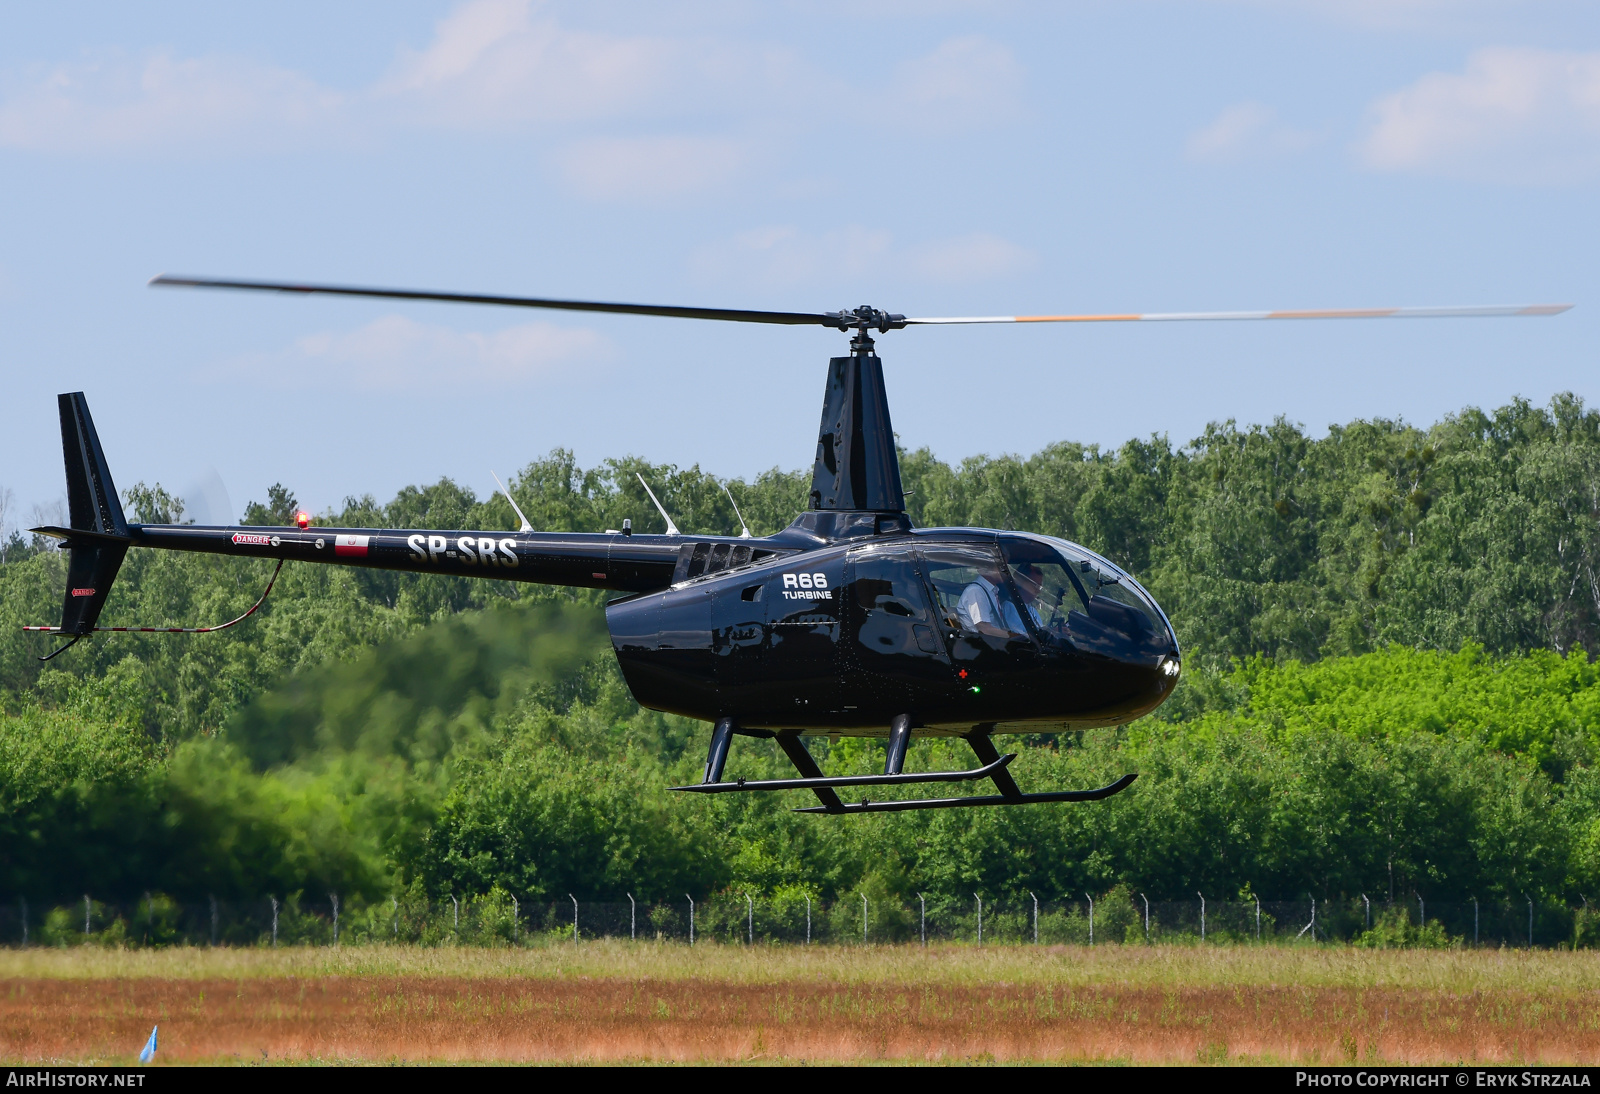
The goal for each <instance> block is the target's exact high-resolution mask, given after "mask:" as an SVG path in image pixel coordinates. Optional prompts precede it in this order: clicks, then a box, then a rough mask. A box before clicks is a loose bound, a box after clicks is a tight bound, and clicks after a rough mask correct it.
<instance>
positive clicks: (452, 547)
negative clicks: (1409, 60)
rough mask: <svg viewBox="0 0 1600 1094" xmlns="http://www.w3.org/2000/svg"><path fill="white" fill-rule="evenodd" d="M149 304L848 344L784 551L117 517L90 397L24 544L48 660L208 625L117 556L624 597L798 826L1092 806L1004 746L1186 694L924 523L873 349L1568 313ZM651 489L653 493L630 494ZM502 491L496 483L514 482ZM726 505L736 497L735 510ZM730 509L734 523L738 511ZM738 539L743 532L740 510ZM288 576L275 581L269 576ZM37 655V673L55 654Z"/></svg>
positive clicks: (1140, 640) (1004, 562) (265, 287)
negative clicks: (377, 311) (1028, 768)
mask: <svg viewBox="0 0 1600 1094" xmlns="http://www.w3.org/2000/svg"><path fill="white" fill-rule="evenodd" d="M151 284H152V285H159V286H187V287H197V288H215V289H239V290H248V291H263V292H281V293H292V294H301V295H308V294H326V295H335V296H355V297H378V298H385V299H395V300H436V301H446V302H453V303H474V304H494V305H503V306H510V307H525V308H552V309H560V310H566V311H591V312H611V313H619V314H624V315H652V316H674V317H678V318H687V319H713V320H724V321H732V322H741V323H771V324H780V325H790V326H795V325H812V326H823V327H831V328H834V329H837V330H840V331H845V332H852V337H851V339H850V353H849V355H848V356H845V357H835V358H833V359H832V360H830V361H829V362H828V376H827V385H826V388H825V392H824V396H823V404H822V425H821V429H820V431H819V435H818V439H817V450H816V461H815V467H814V468H813V471H812V478H811V496H810V506H809V508H807V509H806V511H805V512H803V513H801V514H800V515H799V516H797V517H796V518H795V519H794V521H793V523H791V524H790V525H789V526H788V527H787V528H785V529H783V530H782V531H781V532H778V533H777V534H775V535H771V536H760V537H757V536H752V535H750V532H749V529H748V528H745V529H744V533H743V534H742V535H741V536H738V537H731V536H701V535H686V534H683V533H681V532H680V531H679V530H678V528H677V526H676V525H675V524H674V523H673V521H672V518H671V517H669V516H668V515H667V513H666V510H665V509H663V508H662V507H661V504H660V502H659V501H656V498H655V493H654V492H653V491H651V490H650V487H649V485H648V484H644V485H645V490H646V491H647V492H648V493H649V494H650V499H651V501H652V502H654V503H655V505H656V507H657V509H658V510H660V512H661V516H662V517H663V518H664V519H665V520H666V524H667V531H666V534H665V535H645V534H639V535H635V534H633V531H632V528H631V522H630V521H624V522H623V527H622V529H621V530H620V531H614V532H606V533H604V534H596V533H588V534H585V533H568V532H537V531H535V530H534V529H533V528H532V526H531V525H530V524H529V523H528V520H527V518H526V517H524V516H523V515H522V511H521V510H520V509H519V508H518V507H517V503H516V501H515V500H514V499H512V498H511V495H510V493H509V492H506V498H507V500H509V501H511V507H512V509H513V510H514V511H515V512H516V514H517V517H518V519H519V520H520V522H521V528H520V529H519V530H518V531H517V532H516V533H507V532H503V531H481V530H480V531H467V530H440V529H417V530H411V529H405V530H393V529H380V528H319V527H314V526H312V524H311V518H310V517H309V515H308V514H305V513H301V514H299V515H298V518H297V523H296V526H294V527H282V528H263V527H259V526H255V527H233V526H228V527H197V526H194V525H165V524H163V525H156V524H129V523H128V521H127V520H126V518H125V517H124V515H123V512H122V507H121V505H120V503H119V502H118V498H117V491H116V488H115V487H114V486H113V485H112V481H111V472H110V469H109V467H108V465H107V463H106V458H105V454H104V453H103V452H102V450H101V447H100V440H99V437H98V436H97V435H96V433H95V428H94V423H93V421H92V420H91V419H90V417H89V408H88V404H87V402H86V401H85V399H84V396H83V393H82V392H74V393H70V394H64V395H61V396H60V397H59V403H60V412H61V438H62V445H63V448H64V450H65V458H66V473H67V498H68V508H69V511H70V519H71V527H70V528H56V527H48V528H35V529H33V531H35V532H38V533H41V534H43V535H46V536H53V537H55V538H57V539H59V540H60V541H61V544H62V546H63V547H65V548H66V550H68V551H69V552H70V561H69V564H68V568H67V575H68V576H67V588H66V594H65V598H64V602H63V606H62V613H61V624H60V626H56V627H30V628H27V629H29V630H36V631H43V632H47V633H50V634H59V635H64V636H70V638H71V640H70V641H69V642H67V643H66V644H65V645H63V646H61V647H60V648H58V649H57V650H56V651H54V653H51V654H50V655H49V657H54V656H56V654H59V653H61V652H63V651H64V650H66V649H67V648H69V647H70V646H71V645H73V644H74V643H76V642H77V641H79V640H80V639H82V638H83V637H84V636H86V635H88V634H91V633H93V632H95V631H129V630H143V631H177V632H185V633H194V632H204V631H213V630H220V629H223V628H225V627H230V626H233V625H234V624H235V623H238V622H240V621H241V620H243V619H245V618H247V617H248V616H249V615H250V614H252V613H253V612H254V611H255V610H256V608H259V607H260V606H261V603H262V601H264V600H265V599H266V596H267V593H270V592H271V590H272V583H271V582H269V583H268V585H267V591H266V592H264V593H262V596H261V600H258V601H257V602H256V604H255V606H254V607H252V608H251V609H250V611H248V612H246V613H245V614H244V615H242V616H240V617H239V618H238V619H235V620H232V621H230V622H228V623H224V624H221V625H219V626H217V627H191V628H165V627H163V628H147V627H98V626H96V623H97V621H98V619H99V617H100V613H101V610H102V608H103V607H104V606H105V602H106V597H107V595H108V594H109V593H110V591H111V585H112V582H113V581H114V580H115V578H116V575H117V571H118V569H119V567H120V566H121V564H122V559H123V557H124V555H125V554H126V553H127V550H128V548H129V547H153V548H160V549H165V550H174V551H203V552H208V553H212V554H224V555H241V556H245V557H251V558H275V559H277V560H278V570H281V569H282V566H283V563H284V561H286V560H294V561H300V562H325V563H332V564H335V565H341V566H366V567H374V568H378V569H389V570H406V571H411V572H413V573H438V574H455V575H459V576H463V577H475V576H476V577H492V578H495V579H497V580H502V581H505V580H510V581H527V582H534V583H540V584H549V585H566V586H573V587H578V588H588V589H610V590H614V591H616V592H618V593H621V594H623V595H622V596H620V597H619V598H617V599H615V600H612V601H611V602H610V603H609V604H608V605H607V606H606V623H607V626H608V628H609V629H610V633H611V641H612V645H613V648H614V649H615V651H616V656H617V661H618V662H619V664H620V665H621V668H622V673H623V676H624V678H625V679H626V681H627V684H628V686H629V688H630V689H632V691H633V695H634V697H635V698H636V699H637V700H638V701H639V702H640V703H641V704H642V705H644V706H646V707H650V708H653V709H656V710H662V711H669V712H672V713H675V714H682V715H685V716H688V717H690V718H696V719H700V720H703V721H707V722H710V723H712V724H713V729H712V732H711V741H710V748H709V751H708V755H707V758H706V765H705V774H704V777H703V779H702V781H701V782H699V783H696V784H693V785H690V786H682V787H675V788H674V789H677V790H684V791H690V792H694V793H702V794H722V793H739V792H752V791H769V790H809V791H811V792H812V793H813V794H815V795H816V798H817V801H818V803H819V804H817V805H815V806H811V807H809V808H805V809H801V810H798V811H799V812H809V813H835V814H840V813H873V812H887V811H899V810H909V809H948V808H954V807H963V806H1002V805H1024V804H1028V803H1032V802H1073V801H1096V800H1100V799H1103V798H1107V797H1110V796H1111V795H1113V794H1116V793H1118V792H1119V791H1121V790H1124V789H1126V788H1127V787H1128V786H1129V785H1130V784H1131V783H1132V782H1133V780H1134V779H1135V778H1136V777H1137V776H1136V775H1134V774H1128V775H1124V776H1123V777H1122V778H1120V779H1118V780H1117V781H1115V782H1113V783H1111V784H1110V785H1108V786H1103V787H1099V788H1097V789H1091V790H1075V791H1061V792H1052V793H1037V794H1025V793H1023V792H1022V790H1021V788H1020V787H1019V786H1018V785H1017V783H1016V780H1015V779H1014V778H1013V777H1012V775H1011V773H1010V772H1009V771H1008V770H1007V767H1008V765H1009V764H1010V763H1011V761H1012V760H1013V759H1015V758H1016V756H1015V754H1014V753H1013V754H1008V755H1004V756H1002V755H1000V754H999V753H998V752H997V750H996V748H995V746H994V742H993V740H992V735H993V734H995V733H1012V732H1027V733H1060V732H1064V731H1067V730H1075V729H1084V728H1090V727H1099V726H1116V725H1121V724H1123V723H1126V722H1130V721H1132V720H1133V719H1135V718H1138V717H1140V716H1142V715H1144V714H1148V713H1149V712H1150V711H1152V710H1154V709H1155V708H1156V707H1157V706H1159V705H1160V704H1161V703H1162V701H1164V700H1165V699H1166V698H1167V696H1168V695H1170V694H1171V692H1172V689H1173V688H1174V687H1175V686H1176V685H1177V682H1178V675H1179V672H1180V671H1181V665H1182V660H1181V653H1180V651H1179V648H1178V640H1177V637H1176V635H1175V634H1174V633H1173V629H1172V625H1171V624H1170V623H1169V622H1168V620H1167V617H1166V615H1165V614H1163V612H1162V610H1161V608H1160V606H1159V605H1157V604H1156V602H1155V600H1154V598H1153V597H1151V596H1150V594H1149V593H1148V592H1146V591H1145V590H1144V588H1143V587H1141V586H1140V585H1139V583H1138V581H1136V580H1135V579H1134V577H1133V575H1131V574H1129V573H1126V572H1125V571H1123V570H1122V569H1121V568H1119V567H1118V566H1116V565H1114V564H1112V563H1111V562H1110V561H1108V560H1106V559H1105V558H1102V557H1101V556H1099V555H1097V554H1095V553H1094V552H1093V551H1090V550H1087V549H1086V548H1084V547H1081V546H1079V545H1078V544H1075V543H1069V542H1067V541H1065V540H1062V539H1056V538H1053V537H1050V536H1042V535H1033V534H1029V533H1024V532H1014V531H1001V530H996V529H989V528H914V527H912V525H911V521H910V519H909V518H908V517H907V516H906V512H905V493H904V491H903V490H902V488H901V483H900V467H899V463H898V460H897V458H896V455H895V445H894V430H893V429H892V427H891V426H890V422H889V406H888V401H887V398H886V395H885V392H884V383H883V365H882V362H881V361H880V360H879V358H878V357H877V355H876V353H875V352H874V343H873V338H872V334H873V333H878V334H883V333H886V332H888V331H891V330H899V329H902V328H904V327H907V326H912V325H947V324H964V323H1080V322H1121V321H1147V322H1148V321H1156V322H1162V321H1176V320H1228V319H1349V318H1382V317H1411V318H1425V317H1433V318H1439V317H1457V316H1517V315H1521V316H1542V315H1556V314H1559V313H1560V312H1563V311H1566V310H1567V308H1568V307H1570V305H1564V304H1562V305H1533V306H1526V307H1447V308H1382V309H1361V310H1339V311H1280V312H1188V313H1169V314H1143V315H1141V314H1121V315H1045V316H974V317H961V318H927V319H908V318H906V317H905V316H903V315H896V314H890V313H887V312H883V311H879V310H877V309H876V308H872V307H866V306H863V307H859V308H855V309H853V310H848V311H837V312H817V313H807V312H770V311H740V310H731V309H721V308H679V307H659V306H654V305H644V304H612V303H601V302H596V301H583V300H548V299H538V298H530V297H513V296H483V295H471V294H461V293H444V292H422V291H411V290H401V289H372V288H356V287H349V286H336V285H310V284H285V283H276V282H262V281H235V280H218V279H210V278H194V277H171V276H165V275H163V276H161V277H157V278H155V279H154V280H153V281H152V282H151ZM640 481H641V483H642V482H643V480H642V479H641V480H640ZM502 490H504V487H502ZM729 500H730V501H731V500H732V498H731V495H730V499H729ZM735 510H736V511H737V505H735ZM740 524H741V526H743V524H744V521H743V517H742V516H741V517H740ZM278 570H274V571H273V578H272V580H273V581H276V579H277V574H278ZM45 659H46V660H48V657H47V658H45ZM810 734H829V735H835V734H844V735H854V736H867V737H886V738H887V739H888V743H887V756H886V759H885V762H884V769H883V773H882V774H881V775H859V776H842V777H828V776H825V775H824V774H823V773H822V771H821V769H820V768H819V767H818V766H817V763H816V761H815V759H813V757H812V755H811V753H810V752H809V751H807V749H806V747H805V745H804V743H803V742H802V741H801V738H802V737H803V736H806V735H810ZM739 735H743V736H747V737H771V738H775V739H776V740H777V742H778V745H779V746H780V747H781V748H782V749H783V751H784V753H785V754H786V755H787V756H788V757H789V759H790V760H791V761H792V762H793V763H794V766H795V768H796V769H797V770H798V772H799V777H798V778H793V779H770V780H761V781H755V780H746V779H736V780H732V781H727V780H724V778H723V770H724V766H725V764H726V762H727V759H728V749H729V746H730V744H731V743H732V740H733V738H734V737H735V736H739ZM913 736H929V737H934V736H938V737H949V736H957V737H961V738H963V739H964V740H966V741H967V743H968V744H969V745H971V747H972V750H973V752H974V753H975V754H976V756H977V759H978V763H979V766H977V767H975V768H972V769H970V770H964V771H932V772H909V773H908V772H905V771H904V770H903V769H904V765H905V758H906V749H907V746H908V745H909V744H910V742H911V739H912V737H913ZM982 779H988V780H990V781H991V782H992V783H993V784H994V787H995V789H996V790H997V791H998V793H996V794H992V795H978V796H966V797H955V798H919V799H913V800H893V801H873V800H870V799H869V800H862V801H855V802H845V801H843V800H842V799H841V798H840V797H839V793H838V792H839V790H840V789H843V788H848V787H858V786H865V787H871V786H899V785H903V784H908V783H960V782H973V781H976V780H982Z"/></svg>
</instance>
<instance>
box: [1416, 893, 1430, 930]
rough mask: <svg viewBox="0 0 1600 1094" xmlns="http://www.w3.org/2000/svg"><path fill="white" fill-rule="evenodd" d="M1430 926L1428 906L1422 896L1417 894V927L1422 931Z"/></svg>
mask: <svg viewBox="0 0 1600 1094" xmlns="http://www.w3.org/2000/svg"><path fill="white" fill-rule="evenodd" d="M1427 925H1428V905H1427V904H1426V903H1424V902H1423V899H1422V894H1421V893H1418V894H1417V927H1418V929H1421V928H1422V927H1426V926H1427Z"/></svg>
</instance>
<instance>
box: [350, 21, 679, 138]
mask: <svg viewBox="0 0 1600 1094" xmlns="http://www.w3.org/2000/svg"><path fill="white" fill-rule="evenodd" d="M688 60H689V58H688V57H686V55H685V51H684V50H683V48H682V46H681V45H680V44H679V43H676V42H673V41H670V40H666V39H659V38H657V39H652V38H638V37H635V38H624V37H617V36H613V35H604V34H592V33H586V32H582V31H572V30H567V29H565V28H563V27H562V26H560V25H559V24H558V23H557V22H556V21H555V20H554V19H550V18H542V19H536V18H534V16H533V14H532V11H531V9H530V6H529V3H528V0H474V2H472V3H468V4H464V5H462V6H461V7H459V8H457V9H456V10H455V11H453V12H451V13H450V15H448V16H447V17H445V18H444V19H443V20H441V21H440V23H439V25H438V27H437V28H436V29H435V31H434V38H433V41H432V42H431V43H430V44H429V45H428V47H427V48H426V49H424V50H422V51H420V52H416V51H411V50H404V51H402V53H401V55H400V58H399V60H398V62H397V63H396V65H395V67H394V71H393V72H392V73H391V75H390V76H389V77H388V78H387V79H386V80H384V81H383V82H382V83H381V84H380V85H379V87H378V88H377V89H376V90H377V94H378V95H379V96H380V97H383V98H394V99H395V100H397V101H398V102H399V103H401V104H403V105H404V106H405V107H407V108H409V110H411V111H413V112H414V115H415V117H416V119H418V120H426V121H428V122H431V123H433V124H442V125H448V126H451V127H457V128H469V129H477V128H487V127H491V126H500V125H505V124H508V123H510V124H525V123H536V124H537V123H547V124H548V123H555V124H565V123H571V122H576V121H587V120H593V119H596V118H606V117H616V116H618V115H623V114H630V113H634V112H637V111H640V110H649V109H650V108H652V107H654V106H658V105H660V100H661V97H662V96H663V95H664V94H665V93H667V92H669V91H671V90H672V89H673V85H675V84H681V83H683V82H684V81H683V77H684V75H685V73H684V71H683V70H684V68H685V67H686V61H688ZM689 67H691V68H692V67H693V66H692V65H691V66H689Z"/></svg>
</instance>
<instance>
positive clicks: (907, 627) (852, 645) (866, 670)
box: [844, 543, 952, 712]
mask: <svg viewBox="0 0 1600 1094" xmlns="http://www.w3.org/2000/svg"><path fill="white" fill-rule="evenodd" d="M845 583H846V590H845V610H846V612H847V613H848V614H847V617H846V624H845V642H844V645H845V655H846V657H847V658H848V659H849V663H850V665H851V667H852V668H854V669H856V670H857V671H856V672H854V673H852V674H851V677H850V678H851V679H852V680H853V681H854V685H853V690H855V691H856V692H857V693H858V694H856V695H855V696H854V697H848V696H847V697H846V699H845V702H846V703H847V704H860V705H863V706H867V705H870V706H872V707H874V708H890V707H894V706H895V705H896V704H899V706H900V708H901V709H902V710H903V711H905V712H911V711H915V710H917V709H919V708H922V707H925V706H927V705H928V704H929V703H930V702H931V701H933V700H935V699H942V698H945V697H946V696H947V695H948V693H949V692H950V691H951V690H952V689H951V669H950V654H949V652H948V651H947V650H946V648H945V645H944V642H943V641H941V640H940V638H939V633H938V626H939V621H938V619H937V618H936V616H935V615H934V612H933V606H932V604H931V602H930V601H929V598H928V592H927V588H926V586H925V585H924V584H923V580H922V575H921V573H920V572H919V568H918V565H917V557H916V552H915V550H914V549H913V548H912V547H911V545H910V544H907V543H898V544H883V545H874V546H870V547H861V548H858V549H856V550H853V551H851V552H850V553H849V555H848V558H847V564H846V571H845Z"/></svg>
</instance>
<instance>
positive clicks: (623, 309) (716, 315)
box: [150, 274, 840, 329]
mask: <svg viewBox="0 0 1600 1094" xmlns="http://www.w3.org/2000/svg"><path fill="white" fill-rule="evenodd" d="M150 284H151V285H154V286H171V287H183V288H196V289H243V290H246V291H249V292H283V293H297V294H300V295H302V296H311V295H322V296H367V297H378V298H380V299H384V300H438V301H443V302H444V303H447V304H497V305H500V306H503V307H511V308H551V309H555V310H558V311H598V312H613V313H616V314H619V315H666V316H673V317H675V318H678V319H722V320H727V321H729V322H733V323H779V324H784V325H787V326H820V327H833V328H835V329H838V328H839V326H840V322H839V319H838V318H837V317H836V316H829V315H824V314H822V313H821V312H814V313H813V312H793V311H745V310H742V309H739V308H677V307H671V306H667V305H660V304H613V303H607V302H604V301H599V300H547V299H544V298H542V297H536V296H489V295H485V294H481V293H455V292H430V291H428V290H424V289H369V288H361V287H359V286H356V285H311V284H306V283H303V282H285V281H228V280H223V279H220V278H212V277H179V276H175V275H172V274H162V275H160V276H159V277H152V278H151V279H150Z"/></svg>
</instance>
